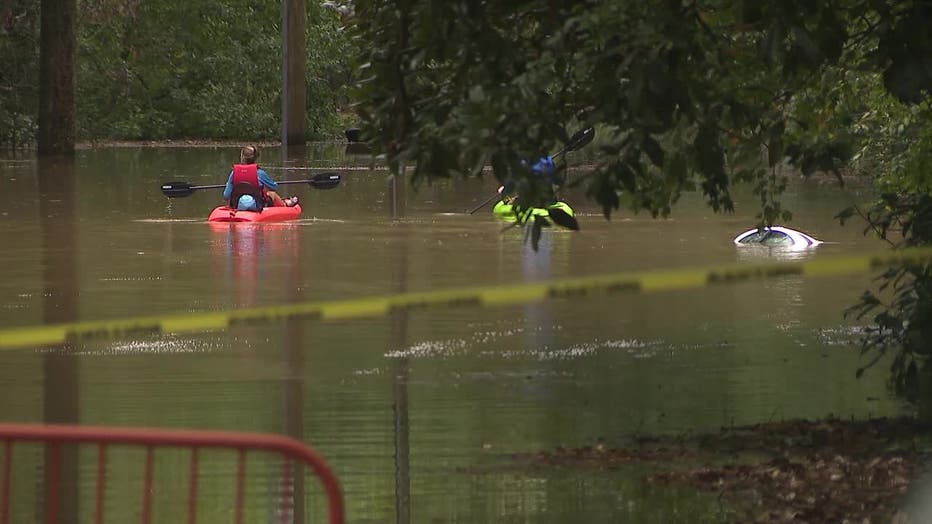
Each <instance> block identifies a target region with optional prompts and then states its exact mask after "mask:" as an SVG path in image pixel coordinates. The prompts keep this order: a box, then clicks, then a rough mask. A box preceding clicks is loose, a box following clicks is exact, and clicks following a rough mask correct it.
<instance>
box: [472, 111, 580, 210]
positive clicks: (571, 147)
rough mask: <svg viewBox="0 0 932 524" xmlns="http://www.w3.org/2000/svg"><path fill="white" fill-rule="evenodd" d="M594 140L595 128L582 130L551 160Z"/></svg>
mask: <svg viewBox="0 0 932 524" xmlns="http://www.w3.org/2000/svg"><path fill="white" fill-rule="evenodd" d="M593 138H595V128H594V127H587V128H585V129H581V130H579V131H577V132H576V134H574V135H573V136H571V137H570V139H569V141H568V142H567V143H566V146H565V147H564V148H563V149H561V150H559V151H557V152H556V153H554V154H553V155H552V156H551V157H550V158H552V159H554V160H556V159H557V157H559V156H560V155H562V154H565V153H569V152H570V151H576V150H578V149H580V148H582V147H583V146H584V145H586V144H588V143H589V142H592V139H593ZM499 197H501V194H500V193H495V194H494V195H492V196H491V197H489V198H488V199H486V201H485V202H483V203H481V204H479V205H478V206H476V207H474V208H472V210H470V211H469V214H470V215H472V214H473V213H475V212H476V211H479V210H480V209H482V208H484V207H485V206H486V205H488V203H489V202H491V201H493V200H495V199H496V198H499Z"/></svg>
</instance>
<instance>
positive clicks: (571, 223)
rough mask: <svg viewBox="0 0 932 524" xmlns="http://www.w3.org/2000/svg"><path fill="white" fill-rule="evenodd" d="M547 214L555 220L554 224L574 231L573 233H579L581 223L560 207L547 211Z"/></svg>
mask: <svg viewBox="0 0 932 524" xmlns="http://www.w3.org/2000/svg"><path fill="white" fill-rule="evenodd" d="M547 214H548V215H550V220H553V223H554V224H556V225H558V226H563V227H565V228H567V229H572V230H573V231H579V222H577V221H576V218H575V217H573V215H571V214H569V213H567V212H566V211H563V210H562V209H560V208H558V207H551V208H548V209H547Z"/></svg>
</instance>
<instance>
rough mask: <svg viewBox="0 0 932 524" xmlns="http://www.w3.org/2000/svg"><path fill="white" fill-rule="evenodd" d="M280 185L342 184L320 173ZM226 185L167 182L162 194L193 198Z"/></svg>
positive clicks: (336, 177) (321, 186) (320, 186)
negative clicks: (201, 191) (199, 190)
mask: <svg viewBox="0 0 932 524" xmlns="http://www.w3.org/2000/svg"><path fill="white" fill-rule="evenodd" d="M278 183H279V184H309V185H310V186H311V187H313V188H314V189H333V188H335V187H337V186H338V185H339V184H340V175H338V174H336V173H318V174H316V175H314V176H313V177H312V178H311V179H310V180H282V181H279V182H278ZM224 187H226V184H213V185H209V186H192V185H191V184H189V183H187V182H167V183H164V184H162V194H163V195H165V196H167V197H168V198H177V197H186V196H191V194H192V193H194V192H195V191H197V190H198V189H221V188H224Z"/></svg>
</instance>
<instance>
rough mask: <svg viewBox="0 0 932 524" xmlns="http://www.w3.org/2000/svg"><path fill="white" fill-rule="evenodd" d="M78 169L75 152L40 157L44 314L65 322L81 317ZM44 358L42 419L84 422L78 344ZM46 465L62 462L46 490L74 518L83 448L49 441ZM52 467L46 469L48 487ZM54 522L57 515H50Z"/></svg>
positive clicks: (63, 517) (62, 518) (66, 518)
mask: <svg viewBox="0 0 932 524" xmlns="http://www.w3.org/2000/svg"><path fill="white" fill-rule="evenodd" d="M75 177H76V173H75V168H74V159H73V158H70V157H43V158H40V159H39V162H38V173H37V178H38V202H39V205H38V209H39V221H40V224H41V230H42V244H43V250H42V253H43V257H42V267H43V277H44V278H43V281H44V282H45V292H44V293H43V299H42V302H43V307H42V311H43V314H42V319H43V321H44V322H46V323H49V324H53V323H62V322H74V321H76V320H78V288H79V283H78V269H77V263H76V259H77V254H76V253H77V247H76V246H77V244H78V238H77V236H78V232H77V228H76V227H75V224H76V222H77V220H76V219H77V213H76V212H75V200H76V193H75V187H76V185H75ZM55 349H58V351H54V350H53V351H48V352H46V353H45V356H44V357H43V366H42V369H43V420H44V421H45V422H47V423H50V424H51V423H58V424H77V423H79V422H80V416H79V414H80V411H81V404H80V403H81V396H80V394H79V392H80V390H81V387H80V375H79V371H78V370H79V367H78V362H79V360H78V359H79V357H77V356H75V355H73V354H71V351H72V350H73V349H74V347H73V345H72V344H70V343H68V344H64V345H62V346H60V347H59V348H55ZM45 453H46V464H50V463H51V462H52V461H54V460H58V461H59V468H60V470H59V473H58V479H57V481H58V482H57V484H55V486H56V489H57V492H54V493H53V492H51V491H46V493H48V495H49V496H50V497H55V498H56V499H57V500H58V508H59V509H58V511H59V513H58V515H57V518H56V519H55V520H54V521H55V522H70V521H71V519H72V518H73V517H74V516H75V515H78V500H79V499H78V477H79V476H78V470H79V467H80V465H79V463H78V450H77V449H76V447H75V446H61V447H59V446H46V452H45ZM52 475H54V473H53V472H52V468H49V467H46V468H45V483H46V487H47V489H48V486H49V483H50V482H53V477H52ZM46 518H47V519H49V522H53V520H52V516H46Z"/></svg>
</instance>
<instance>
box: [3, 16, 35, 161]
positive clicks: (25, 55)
mask: <svg viewBox="0 0 932 524" xmlns="http://www.w3.org/2000/svg"><path fill="white" fill-rule="evenodd" d="M38 42H39V5H38V2H31V1H27V0H10V1H8V2H4V4H3V6H2V7H0V60H2V63H3V67H2V68H0V144H9V145H10V147H12V148H14V149H15V148H16V147H18V146H20V145H22V144H24V143H27V142H29V141H31V140H32V136H33V134H34V132H35V126H36V108H37V107H38V105H39V100H38V93H39V90H38V84H39V70H38V67H37V66H36V64H38V63H39V44H38Z"/></svg>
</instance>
